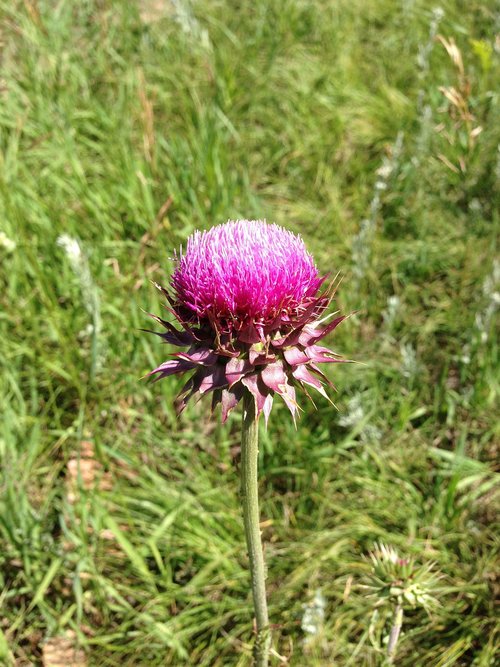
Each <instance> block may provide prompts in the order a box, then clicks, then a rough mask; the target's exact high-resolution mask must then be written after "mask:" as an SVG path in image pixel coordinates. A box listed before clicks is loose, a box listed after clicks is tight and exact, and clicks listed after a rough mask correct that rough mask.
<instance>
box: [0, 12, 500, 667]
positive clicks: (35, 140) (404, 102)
mask: <svg viewBox="0 0 500 667" xmlns="http://www.w3.org/2000/svg"><path fill="white" fill-rule="evenodd" d="M0 6H1V10H0V11H1V24H0V25H1V27H0V42H1V71H0V102H1V103H0V145H1V152H0V188H1V195H0V262H1V270H0V284H1V295H0V303H1V312H0V367H1V377H0V415H1V432H0V456H1V472H0V566H1V567H0V608H1V611H0V663H1V664H5V665H16V666H25V665H44V666H45V667H55V665H66V666H67V667H69V666H70V665H74V666H76V665H79V666H80V667H82V666H83V665H89V666H90V665H94V666H99V667H105V666H106V667H108V666H109V667H111V666H113V667H114V666H118V665H120V666H123V665H130V666H133V665H151V666H155V665H158V666H159V665H203V666H209V665H210V666H212V665H214V666H218V667H222V666H231V665H235V666H236V665H238V666H241V667H243V666H245V665H249V664H250V652H251V643H252V613H253V612H252V602H251V595H250V590H249V576H248V562H247V557H246V551H245V546H244V536H243V524H242V519H241V516H240V507H239V500H238V466H239V444H238V438H239V420H240V415H239V414H233V415H232V416H231V418H230V420H229V422H228V424H227V425H226V426H224V427H222V426H221V425H220V424H219V423H218V420H217V419H215V418H212V417H211V416H210V414H209V411H208V405H207V404H206V403H204V402H201V403H200V404H198V405H195V406H190V407H189V408H188V410H187V411H186V413H185V414H184V415H183V416H182V418H180V419H179V420H178V419H176V417H175V413H174V410H173V405H172V402H173V398H174V396H175V393H176V392H177V390H178V388H179V382H180V381H177V380H171V381H163V382H161V383H158V384H156V385H154V386H151V385H150V384H148V383H147V382H145V381H144V380H143V381H141V380H140V378H141V376H143V375H144V373H145V372H147V371H148V370H150V369H151V368H153V367H154V366H155V365H157V364H158V363H159V362H160V361H162V360H163V358H164V355H165V348H163V347H162V346H161V345H160V344H159V341H158V340H157V339H156V338H154V337H153V336H148V335H146V334H143V333H141V332H140V331H139V329H140V328H141V327H147V326H149V323H148V322H147V318H146V317H145V316H144V314H143V312H142V309H144V310H147V311H152V312H158V313H159V312H161V308H162V306H161V304H160V299H159V296H158V293H157V292H156V290H155V289H154V287H153V286H152V284H151V281H152V280H157V281H159V282H167V276H168V274H169V272H170V271H171V268H172V262H171V261H170V259H169V258H171V257H172V254H173V249H174V248H178V247H179V246H180V245H181V244H182V243H184V242H185V239H186V237H187V235H188V234H189V233H191V232H192V231H193V230H194V229H196V228H207V227H209V226H211V225H213V224H215V223H218V222H224V221H226V220H227V219H228V218H266V219H267V220H269V221H275V222H278V223H279V224H282V225H285V226H286V227H288V228H290V229H292V230H294V231H296V232H300V233H301V234H302V235H303V237H304V239H305V240H306V243H307V245H308V248H309V249H310V250H311V252H313V254H314V256H315V258H316V260H317V263H318V266H319V267H320V269H321V270H322V271H324V272H326V271H332V272H334V273H336V272H337V271H341V272H342V274H343V275H344V280H343V283H342V286H341V289H340V292H339V296H338V307H339V308H340V309H341V310H342V311H343V312H350V311H358V312H357V315H356V316H355V317H353V318H350V319H349V320H348V321H347V322H345V323H344V324H343V325H342V326H341V327H340V328H339V329H338V330H337V332H336V333H335V335H334V337H333V340H332V341H331V343H332V344H333V345H334V347H335V349H336V350H337V351H338V352H341V353H342V354H344V355H345V356H346V357H348V358H351V359H356V360H357V361H359V362H362V363H360V364H355V365H343V366H342V367H338V366H337V367H335V368H334V369H333V370H331V372H330V371H328V372H329V373H330V377H331V378H332V380H333V381H334V382H335V384H336V386H337V388H338V392H337V394H336V395H335V396H334V397H333V398H334V400H335V403H336V405H337V406H338V411H337V410H335V409H334V408H333V407H332V406H331V405H330V404H328V403H327V401H325V400H323V399H322V398H321V397H320V399H319V400H318V402H317V410H314V408H313V407H312V406H311V405H310V404H308V402H307V401H306V399H305V398H304V400H303V401H302V407H303V409H304V410H303V413H302V417H301V419H300V421H299V424H298V427H297V430H295V429H294V427H293V424H292V423H291V420H290V418H289V415H288V412H287V410H286V408H285V407H284V406H283V407H282V406H277V408H276V409H275V411H273V415H272V419H271V423H270V428H269V430H268V431H267V432H265V431H263V432H262V446H261V453H260V474H261V497H262V503H261V504H262V507H261V510H262V521H263V524H262V526H263V537H264V540H265V551H266V560H267V564H268V587H269V598H270V614H271V620H272V623H273V626H274V629H273V646H274V650H275V654H274V656H273V661H272V664H273V665H274V666H275V667H276V666H277V665H280V664H284V665H286V664H290V665H295V666H296V667H307V666H313V667H315V666H318V667H319V666H333V665H336V666H339V667H344V666H346V667H347V666H357V665H367V666H377V665H383V664H384V652H385V642H386V641H387V636H388V633H389V629H390V626H391V615H392V613H393V609H392V607H391V604H390V603H387V601H385V600H384V599H383V598H381V597H380V596H370V595H368V592H369V591H368V590H367V589H365V588H364V587H363V586H364V585H365V584H367V583H368V582H369V581H370V574H371V571H372V565H371V562H370V560H369V559H368V558H367V555H368V553H369V552H370V551H372V550H373V549H374V548H375V547H374V545H375V543H378V542H382V543H384V544H387V545H391V546H392V547H394V548H395V549H396V550H397V551H398V553H399V554H400V555H401V556H412V557H414V559H415V562H416V563H418V564H422V565H426V564H429V563H434V565H433V572H434V573H435V574H436V575H438V576H439V577H440V578H439V579H437V581H434V582H430V583H429V586H430V589H429V593H430V594H432V596H433V597H434V598H435V599H436V601H437V604H435V605H433V606H431V608H430V609H429V610H428V611H426V610H425V609H423V608H422V607H421V606H419V605H417V606H416V607H415V608H414V609H412V608H411V606H410V605H407V606H406V607H405V616H404V624H403V632H402V634H401V637H400V640H399V643H398V647H397V657H396V664H397V665H401V666H408V667H409V666H417V667H419V666H422V667H423V666H425V667H431V666H432V667H448V666H451V665H459V666H463V667H469V666H475V667H487V666H489V665H493V664H494V661H495V655H497V657H498V653H496V652H497V651H498V648H499V645H500V633H499V632H498V625H496V621H495V613H494V608H493V601H494V597H495V594H498V592H499V587H498V579H497V576H498V533H496V534H495V519H496V516H495V513H496V510H497V509H498V493H497V494H495V490H496V489H497V488H498V486H497V484H498V473H496V472H495V466H496V464H497V456H498V441H499V427H498V391H499V364H498V339H497V338H496V334H497V331H496V329H495V317H496V315H497V314H498V309H499V305H500V296H499V294H500V263H499V262H498V261H495V254H496V251H497V250H498V232H499V227H500V226H499V208H498V202H499V199H498V194H499V191H498V177H499V175H500V153H499V151H498V146H499V141H500V124H499V123H498V118H499V115H498V101H499V100H498V98H499V92H498V91H499V82H500V77H499V62H498V60H499V49H500V46H499V37H498V34H497V33H498V31H499V30H500V15H499V13H498V6H497V5H496V2H495V1H494V0H471V2H461V1H458V0H457V1H456V2H451V1H448V0H444V1H442V2H440V3H439V6H438V5H437V4H436V3H434V2H430V1H428V0H401V1H396V0H376V1H373V2H364V1H363V0H349V1H347V0H339V1H335V2H334V1H333V0H331V1H329V2H327V1H321V0H318V2H306V1H305V0H303V1H302V0H277V1H276V2H266V1H265V0H254V2H251V3H250V2H248V3H232V2H229V1H227V2H223V1H222V0H220V1H216V0H215V1H213V2H212V1H211V0H210V1H209V0H206V1H205V0H200V2H194V1H193V2H190V3H189V2H186V1H181V0H178V1H176V2H174V1H173V0H172V2H168V1H167V0H165V1H164V2H162V1H161V0H157V1H153V0H149V1H148V2H146V0H144V1H142V2H138V3H136V2H133V1H130V2H125V1H122V2H120V1H118V0H115V1H113V0H85V1H84V0H82V1H77V0H73V1H70V0H66V1H64V0H59V1H56V0H52V1H49V0H38V1H37V0H24V1H23V2H22V1H20V0H9V1H5V0H4V1H3V2H2V3H1V5H0ZM495 117H496V123H495ZM495 411H497V413H496V414H495ZM495 498H496V500H495ZM311 618H312V621H311ZM279 656H281V657H279Z"/></svg>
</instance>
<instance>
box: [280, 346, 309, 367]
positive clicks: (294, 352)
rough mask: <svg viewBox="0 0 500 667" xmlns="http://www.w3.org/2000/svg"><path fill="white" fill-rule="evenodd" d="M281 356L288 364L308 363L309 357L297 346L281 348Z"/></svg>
mask: <svg viewBox="0 0 500 667" xmlns="http://www.w3.org/2000/svg"><path fill="white" fill-rule="evenodd" d="M283 356H284V357H285V359H286V360H287V362H288V363H289V364H290V366H297V365H298V364H308V363H309V362H310V361H311V359H310V357H309V356H308V355H307V354H306V352H305V351H303V350H300V349H299V348H298V347H287V348H285V349H284V350H283Z"/></svg>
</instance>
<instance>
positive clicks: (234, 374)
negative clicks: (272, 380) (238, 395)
mask: <svg viewBox="0 0 500 667" xmlns="http://www.w3.org/2000/svg"><path fill="white" fill-rule="evenodd" d="M251 369H252V364H251V363H250V362H249V360H248V359H239V358H237V357H233V358H232V359H230V360H229V361H228V362H227V364H226V380H227V381H228V383H229V385H230V386H232V385H233V384H235V383H236V382H239V381H240V380H241V378H242V377H243V376H244V375H246V373H248V372H249V371H250V370H251Z"/></svg>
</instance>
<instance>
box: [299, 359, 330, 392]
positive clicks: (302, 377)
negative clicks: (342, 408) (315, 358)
mask: <svg viewBox="0 0 500 667" xmlns="http://www.w3.org/2000/svg"><path fill="white" fill-rule="evenodd" d="M292 375H293V377H294V378H295V379H296V380H298V381H299V382H305V383H306V384H308V385H309V386H310V387H314V389H317V390H318V391H319V393H320V394H321V395H322V396H324V397H325V398H328V395H327V393H326V391H325V389H324V387H323V385H322V384H321V381H320V380H319V379H318V378H317V377H315V376H314V375H313V374H312V373H311V372H310V371H309V370H308V368H307V366H304V365H303V364H302V365H300V366H297V368H294V369H293V371H292Z"/></svg>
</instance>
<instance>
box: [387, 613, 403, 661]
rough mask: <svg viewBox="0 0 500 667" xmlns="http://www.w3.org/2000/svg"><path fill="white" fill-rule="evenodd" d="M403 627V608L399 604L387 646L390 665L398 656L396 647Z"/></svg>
mask: <svg viewBox="0 0 500 667" xmlns="http://www.w3.org/2000/svg"><path fill="white" fill-rule="evenodd" d="M402 625H403V606H402V605H401V604H399V603H398V604H397V605H396V608H395V609H394V616H393V624H392V628H391V632H390V634H389V643H388V645H387V662H388V664H389V665H392V664H393V663H394V656H395V654H396V645H397V643H398V639H399V633H400V632H401V627H402Z"/></svg>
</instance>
